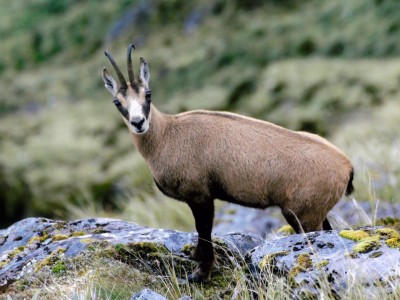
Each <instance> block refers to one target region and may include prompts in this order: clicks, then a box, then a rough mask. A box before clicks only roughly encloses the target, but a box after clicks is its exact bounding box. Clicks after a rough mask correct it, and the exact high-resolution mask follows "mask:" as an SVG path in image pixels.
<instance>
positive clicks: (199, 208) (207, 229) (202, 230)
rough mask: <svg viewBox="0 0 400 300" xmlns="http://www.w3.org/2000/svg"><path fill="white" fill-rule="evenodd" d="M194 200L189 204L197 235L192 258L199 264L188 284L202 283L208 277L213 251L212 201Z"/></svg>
mask: <svg viewBox="0 0 400 300" xmlns="http://www.w3.org/2000/svg"><path fill="white" fill-rule="evenodd" d="M197 201H198V202H197ZM197 201H196V200H194V201H191V202H189V203H188V204H189V207H190V209H191V210H192V213H193V216H194V220H195V223H196V230H197V233H198V234H199V237H198V242H197V247H196V249H195V250H194V252H193V253H192V258H193V259H194V260H196V261H198V262H199V265H198V267H197V268H196V270H195V271H194V272H193V273H192V274H191V275H189V277H188V280H189V282H203V281H205V280H208V279H209V277H210V270H211V266H212V265H213V263H214V249H213V245H212V243H211V231H212V226H213V219H214V201H213V200H210V199H208V200H203V199H202V200H197Z"/></svg>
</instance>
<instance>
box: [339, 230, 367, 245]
mask: <svg viewBox="0 0 400 300" xmlns="http://www.w3.org/2000/svg"><path fill="white" fill-rule="evenodd" d="M339 235H340V236H341V237H343V238H346V239H349V240H353V241H356V242H357V241H360V240H362V239H364V238H366V237H369V234H368V233H367V232H365V231H363V230H342V231H341V232H340V233H339Z"/></svg>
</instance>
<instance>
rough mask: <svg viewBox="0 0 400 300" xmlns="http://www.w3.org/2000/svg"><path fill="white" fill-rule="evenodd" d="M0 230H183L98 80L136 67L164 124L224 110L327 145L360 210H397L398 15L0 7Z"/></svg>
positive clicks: (90, 4) (292, 3) (293, 8)
mask: <svg viewBox="0 0 400 300" xmlns="http://www.w3.org/2000/svg"><path fill="white" fill-rule="evenodd" d="M0 7H1V10H0V49H1V51H0V53H1V56H0V79H1V80H0V228H1V227H5V226H8V225H9V224H11V223H12V222H15V221H16V220H19V219H21V218H23V217H27V216H45V217H51V218H62V219H74V218H81V217H89V216H90V217H95V216H107V217H117V218H122V219H126V220H130V221H135V222H138V223H141V224H143V225H150V226H161V227H173V228H175V229H189V230H192V229H193V228H194V226H193V220H192V217H191V213H190V211H189V209H188V208H187V207H186V206H185V205H184V204H182V203H179V202H177V201H174V200H170V199H167V198H166V197H164V196H162V195H161V194H160V192H158V191H157V189H156V188H155V186H154V184H153V182H152V178H151V175H150V173H149V171H148V169H147V166H146V163H145V161H144V160H143V159H142V158H141V157H140V155H139V154H138V153H137V152H136V151H135V149H134V147H133V146H132V144H131V140H130V137H129V134H128V131H127V129H126V128H125V125H124V123H123V122H122V120H121V117H120V115H119V113H118V112H117V110H116V109H115V107H114V105H113V104H112V102H111V100H112V99H111V97H110V95H109V93H108V92H107V91H106V89H105V88H104V87H103V83H102V80H101V70H102V68H103V66H108V68H109V70H110V71H111V70H112V68H111V67H110V66H109V62H108V61H107V59H106V58H105V57H104V54H103V51H104V50H105V49H108V50H110V51H111V52H112V53H113V55H114V57H115V58H116V60H117V61H118V62H119V64H120V66H121V68H122V69H123V70H126V68H125V55H126V48H127V45H128V44H129V43H131V42H133V43H134V44H135V45H136V49H137V50H136V52H135V53H134V61H135V65H136V68H135V70H137V68H138V58H139V56H143V57H145V58H146V59H147V61H148V62H149V65H150V71H151V76H152V79H151V82H150V85H151V89H152V95H153V97H152V98H153V102H154V104H155V105H156V106H157V107H158V108H159V109H160V110H162V111H164V112H166V113H177V112H181V111H186V110H190V109H213V110H229V111H233V112H238V113H242V114H245V115H249V116H254V117H257V118H260V119H263V120H268V121H271V122H275V123H277V124H280V125H283V126H286V127H288V128H291V129H295V130H307V131H311V132H315V133H318V134H321V135H323V136H325V137H327V138H328V139H329V140H331V141H332V142H334V143H335V144H336V145H338V146H339V147H341V148H342V149H343V150H344V151H345V152H346V153H347V154H348V155H349V156H350V157H351V159H352V161H353V162H354V165H355V168H356V180H355V186H356V194H355V196H356V198H357V199H362V200H365V199H367V200H372V201H374V200H376V199H383V200H387V201H399V200H398V199H399V197H398V196H397V195H398V192H399V191H400V183H399V172H400V162H399V149H400V148H399V141H400V133H399V130H398V128H399V126H398V125H399V124H400V59H399V57H400V1H398V0H339V1H330V0H304V1H296V0H266V1H261V0H232V1H223V0H199V1H186V0H149V1H142V0H137V1H128V0H114V1H106V0H98V1H92V0H79V1H78V0H58V1H56V0H31V1H23V0H14V1H9V0H0Z"/></svg>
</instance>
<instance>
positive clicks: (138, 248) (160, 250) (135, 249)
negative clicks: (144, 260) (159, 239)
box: [126, 242, 170, 256]
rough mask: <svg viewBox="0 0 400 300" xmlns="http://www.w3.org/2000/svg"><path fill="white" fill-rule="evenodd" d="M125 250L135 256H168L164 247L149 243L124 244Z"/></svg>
mask: <svg viewBox="0 0 400 300" xmlns="http://www.w3.org/2000/svg"><path fill="white" fill-rule="evenodd" d="M126 250H127V251H129V252H131V253H135V254H137V255H140V256H142V255H152V254H156V255H157V254H169V253H170V252H169V251H168V249H167V248H165V246H163V245H160V244H157V243H151V242H136V243H128V244H126Z"/></svg>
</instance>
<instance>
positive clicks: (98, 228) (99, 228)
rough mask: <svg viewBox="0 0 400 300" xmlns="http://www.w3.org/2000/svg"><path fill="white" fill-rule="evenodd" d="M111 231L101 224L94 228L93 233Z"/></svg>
mask: <svg viewBox="0 0 400 300" xmlns="http://www.w3.org/2000/svg"><path fill="white" fill-rule="evenodd" d="M107 232H109V231H108V230H105V229H104V227H103V226H99V227H97V228H96V229H93V230H92V233H93V234H101V233H107Z"/></svg>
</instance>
